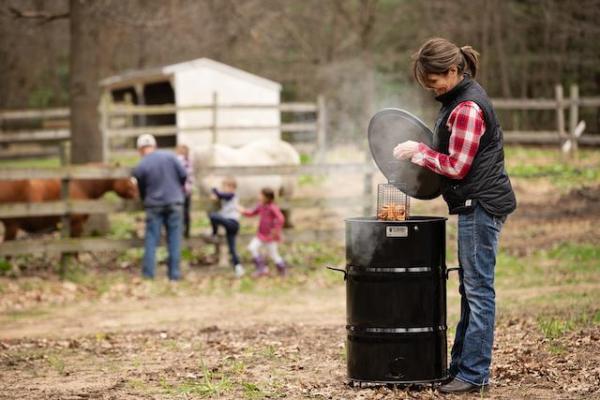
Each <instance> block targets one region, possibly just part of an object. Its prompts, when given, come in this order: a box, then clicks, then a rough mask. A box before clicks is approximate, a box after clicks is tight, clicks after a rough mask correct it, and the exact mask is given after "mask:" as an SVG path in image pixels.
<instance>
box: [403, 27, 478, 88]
mask: <svg viewBox="0 0 600 400" xmlns="http://www.w3.org/2000/svg"><path fill="white" fill-rule="evenodd" d="M412 59H413V66H412V67H413V75H414V77H415V79H416V80H417V82H419V83H420V84H421V85H422V86H424V87H426V86H427V85H426V84H427V75H428V74H444V73H447V72H448V70H449V69H450V67H452V66H453V65H455V66H456V67H457V68H458V72H459V73H461V74H462V73H468V74H470V75H471V77H473V78H475V76H476V75H477V71H478V70H479V53H478V52H477V51H476V50H475V49H473V48H472V47H471V46H463V47H458V46H456V45H455V44H454V43H452V42H450V41H448V40H447V39H442V38H433V39H429V40H428V41H427V42H425V43H424V44H423V45H422V46H421V48H420V49H419V50H418V51H417V52H416V53H415V54H413V56H412Z"/></svg>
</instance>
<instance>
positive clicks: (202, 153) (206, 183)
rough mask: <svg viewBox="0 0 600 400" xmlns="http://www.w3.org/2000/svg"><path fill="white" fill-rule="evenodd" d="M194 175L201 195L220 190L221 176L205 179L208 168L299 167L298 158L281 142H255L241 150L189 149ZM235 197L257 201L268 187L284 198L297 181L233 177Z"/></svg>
mask: <svg viewBox="0 0 600 400" xmlns="http://www.w3.org/2000/svg"><path fill="white" fill-rule="evenodd" d="M192 157H193V165H194V174H195V176H196V181H197V182H198V188H199V190H200V193H202V194H207V193H209V192H210V190H211V188H213V187H216V188H219V187H220V183H221V180H222V179H223V177H222V176H214V175H206V173H205V172H204V171H205V170H206V169H207V168H210V167H235V166H240V167H244V166H277V165H300V155H299V154H298V152H297V151H296V149H294V148H293V147H292V145H290V144H289V143H287V142H284V141H282V140H258V141H255V142H250V143H248V144H246V145H244V146H242V147H240V148H232V147H229V146H225V145H221V144H214V145H206V146H197V147H194V148H192ZM235 178H236V180H237V194H238V196H239V197H240V198H241V199H256V198H257V196H258V193H259V192H260V190H261V189H262V188H263V187H270V188H271V189H273V191H275V193H277V194H279V196H282V197H284V198H290V197H291V196H292V194H293V192H294V188H295V185H296V179H295V178H294V177H293V176H285V175H283V176H282V175H276V174H273V175H251V176H246V175H244V176H239V177H238V176H236V177H235Z"/></svg>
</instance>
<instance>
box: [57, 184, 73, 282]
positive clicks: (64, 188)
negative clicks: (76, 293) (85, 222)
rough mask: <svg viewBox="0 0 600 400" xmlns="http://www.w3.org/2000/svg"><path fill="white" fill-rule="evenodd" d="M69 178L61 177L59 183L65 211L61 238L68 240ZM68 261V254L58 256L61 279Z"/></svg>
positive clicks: (69, 234) (69, 233)
mask: <svg viewBox="0 0 600 400" xmlns="http://www.w3.org/2000/svg"><path fill="white" fill-rule="evenodd" d="M70 180H71V179H70V177H69V176H63V177H62V179H61V181H60V198H61V200H62V202H63V203H64V204H65V205H66V210H65V213H64V215H63V216H62V217H61V222H62V227H61V232H60V233H61V235H60V236H61V238H63V239H68V238H70V237H71V201H70V199H69V182H70ZM69 260H70V254H69V253H61V254H60V270H59V275H60V277H61V278H64V276H65V272H66V270H67V265H68V263H69Z"/></svg>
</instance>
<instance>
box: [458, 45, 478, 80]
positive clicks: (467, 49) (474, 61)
mask: <svg viewBox="0 0 600 400" xmlns="http://www.w3.org/2000/svg"><path fill="white" fill-rule="evenodd" d="M460 52H461V53H462V55H463V57H464V59H465V64H466V65H465V72H468V73H469V74H471V77H472V78H475V77H476V76H477V71H478V70H479V53H478V52H477V50H475V49H474V48H472V47H471V46H463V47H461V48H460Z"/></svg>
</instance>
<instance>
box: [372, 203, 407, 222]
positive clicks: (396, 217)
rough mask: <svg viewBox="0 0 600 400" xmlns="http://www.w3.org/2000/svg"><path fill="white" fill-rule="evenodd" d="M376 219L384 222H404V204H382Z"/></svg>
mask: <svg viewBox="0 0 600 400" xmlns="http://www.w3.org/2000/svg"><path fill="white" fill-rule="evenodd" d="M377 218H378V219H381V220H384V221H404V220H406V207H405V206H404V204H395V203H388V204H384V205H383V206H381V208H380V209H379V211H378V212H377Z"/></svg>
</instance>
